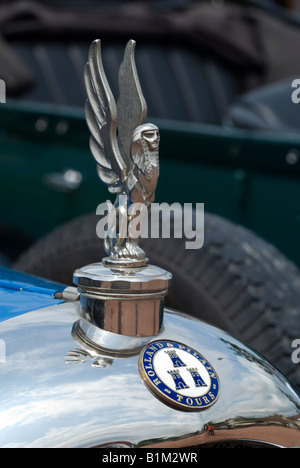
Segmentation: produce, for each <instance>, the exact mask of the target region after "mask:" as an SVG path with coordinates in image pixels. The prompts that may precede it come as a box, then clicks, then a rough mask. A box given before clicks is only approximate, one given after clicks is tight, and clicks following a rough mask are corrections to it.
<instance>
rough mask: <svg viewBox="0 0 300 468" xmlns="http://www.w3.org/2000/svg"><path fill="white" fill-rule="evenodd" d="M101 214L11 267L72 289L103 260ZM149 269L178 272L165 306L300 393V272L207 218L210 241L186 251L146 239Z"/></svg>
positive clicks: (259, 243)
mask: <svg viewBox="0 0 300 468" xmlns="http://www.w3.org/2000/svg"><path fill="white" fill-rule="evenodd" d="M98 221H99V216H96V215H94V214H88V215H84V216H82V217H80V218H77V219H75V220H73V221H71V222H68V223H66V224H65V225H63V226H61V227H59V228H57V229H56V230H55V231H53V232H52V233H50V234H49V235H47V236H46V237H45V238H43V239H42V240H40V241H39V242H38V243H37V244H36V245H34V246H33V247H31V248H30V249H29V250H28V251H27V252H26V253H24V254H23V255H22V256H21V257H20V258H19V260H18V261H17V262H16V263H15V265H14V268H15V269H17V270H21V271H25V272H28V273H31V274H34V275H37V276H42V277H45V278H49V279H52V280H55V281H59V282H62V283H65V284H72V273H73V271H74V270H75V269H76V268H79V267H81V266H83V265H86V264H89V263H95V262H98V261H101V259H102V258H103V256H104V255H105V254H104V250H103V247H102V241H101V240H100V239H99V238H98V237H97V236H96V224H97V222H98ZM141 246H142V247H143V248H144V249H145V250H146V253H147V256H148V257H149V260H150V263H152V264H155V265H158V266H161V267H163V268H165V269H167V270H168V271H170V272H171V273H172V274H173V281H172V286H171V288H170V291H169V294H168V296H167V300H166V304H167V305H169V306H170V307H174V308H176V309H179V310H182V311H184V312H186V313H188V314H191V315H193V316H196V317H199V318H201V319H203V320H205V321H206V322H209V323H212V324H214V325H216V326H219V327H221V328H222V329H223V330H226V331H228V332H229V333H230V334H232V335H233V336H235V337H237V338H239V339H240V340H243V341H244V342H246V343H248V344H249V345H251V346H252V347H253V348H254V349H256V350H257V351H259V352H261V353H262V354H263V355H265V356H266V357H267V358H269V359H270V360H271V361H272V362H273V363H274V364H275V365H276V366H277V367H278V368H279V369H281V370H282V371H283V372H284V373H285V375H286V376H287V377H289V378H290V380H291V381H293V382H294V383H295V384H296V385H297V386H299V387H300V366H299V365H298V366H297V364H294V363H293V362H292V353H293V351H294V350H293V348H292V346H291V345H292V342H293V340H294V339H299V338H300V272H299V270H298V269H297V268H296V266H295V265H294V264H293V263H291V262H290V261H289V260H287V259H286V258H285V257H284V256H283V255H282V254H281V253H280V252H278V250H277V249H276V248H275V247H273V246H271V245H269V244H268V243H267V242H265V241H264V240H263V239H261V238H259V237H258V236H256V235H255V234H254V233H252V232H250V231H249V230H247V229H245V228H243V227H241V226H238V225H236V224H233V223H231V222H229V221H227V220H224V219H222V218H220V217H218V216H215V215H211V214H206V215H205V242H204V246H203V247H202V248H201V249H199V250H186V249H185V239H147V240H142V242H141Z"/></svg>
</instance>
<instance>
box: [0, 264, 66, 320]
mask: <svg viewBox="0 0 300 468" xmlns="http://www.w3.org/2000/svg"><path fill="white" fill-rule="evenodd" d="M64 288H65V285H62V284H57V283H53V282H51V281H47V280H44V279H42V278H37V277H35V276H31V275H28V274H25V273H21V272H17V271H13V270H10V269H8V268H3V267H1V268H0V322H4V321H6V320H9V319H11V318H13V317H16V316H18V315H22V314H25V313H26V312H30V311H32V310H36V309H40V308H43V307H48V306H51V305H55V304H59V303H60V302H64V301H62V300H60V299H55V298H54V294H55V293H56V292H58V291H63V289H64Z"/></svg>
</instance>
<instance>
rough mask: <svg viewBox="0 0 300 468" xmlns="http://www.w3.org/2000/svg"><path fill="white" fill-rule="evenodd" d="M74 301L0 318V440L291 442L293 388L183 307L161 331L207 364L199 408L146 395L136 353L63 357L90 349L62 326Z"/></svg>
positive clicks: (299, 403)
mask: <svg viewBox="0 0 300 468" xmlns="http://www.w3.org/2000/svg"><path fill="white" fill-rule="evenodd" d="M78 305H79V303H78V301H77V302H70V303H63V304H60V305H57V306H54V307H49V308H46V309H43V310H38V311H34V312H30V313H28V314H25V315H22V316H19V317H16V318H14V319H12V320H9V321H6V322H3V323H1V324H0V336H1V337H2V339H5V342H6V344H7V359H6V364H3V365H1V364H0V372H1V382H5V386H4V385H1V387H0V399H1V409H0V446H1V447H96V446H99V445H101V446H104V444H105V445H106V446H113V445H115V444H118V443H122V444H127V445H130V446H132V447H169V448H172V447H195V446H211V445H212V444H217V446H221V444H222V445H223V444H230V446H233V445H235V444H242V445H243V446H246V445H248V444H251V445H255V446H259V445H260V444H261V443H263V444H268V445H270V446H275V447H276V446H280V447H282V446H283V447H290V446H300V398H299V393H298V391H297V390H296V389H294V388H293V387H292V385H291V384H290V383H289V382H288V381H287V380H286V379H285V378H284V377H283V376H282V375H281V374H279V373H278V372H277V370H276V369H275V368H274V367H273V366H272V365H271V364H270V363H268V362H266V361H265V360H264V359H263V358H262V357H261V356H260V355H258V354H256V353H255V352H254V351H253V350H251V349H249V348H248V347H247V346H246V345H244V344H242V343H240V342H239V341H237V340H235V339H233V338H231V337H230V336H229V335H227V334H225V333H223V332H222V331H220V330H219V329H217V328H215V327H211V326H209V325H207V324H204V323H202V322H200V321H199V320H195V319H192V318H190V317H187V316H185V315H183V314H180V313H177V312H176V313H175V312H173V311H171V310H166V311H165V318H164V330H163V331H162V334H161V338H162V339H170V337H171V338H172V339H173V340H177V341H179V342H184V341H186V340H187V337H188V340H189V345H190V346H191V347H193V348H195V349H197V350H198V351H199V352H202V353H203V355H205V357H206V358H207V359H208V360H209V362H210V363H211V364H212V366H213V367H214V369H215V370H216V372H217V374H218V376H219V378H220V396H219V399H218V401H217V402H216V403H215V405H213V406H212V407H210V408H208V409H207V410H205V411H202V412H197V413H186V412H182V411H178V410H176V409H174V408H170V407H168V406H167V405H166V404H165V403H163V402H162V401H160V400H159V399H158V398H156V397H155V396H153V395H152V393H151V392H150V391H149V390H148V389H147V388H146V386H145V385H144V384H143V382H142V380H141V378H140V376H139V371H138V357H139V352H138V353H137V354H136V355H130V356H128V357H124V356H123V357H122V358H118V357H111V358H110V362H109V365H107V366H104V367H101V366H99V367H97V366H92V365H91V364H92V363H93V359H95V355H94V354H90V356H92V358H93V359H86V360H85V359H82V360H81V362H78V363H76V365H75V364H68V365H67V364H66V362H65V356H66V355H68V353H70V352H71V353H72V350H74V349H77V350H80V349H81V350H82V351H81V352H82V356H84V353H85V352H86V356H89V353H91V350H90V349H89V348H88V347H83V346H82V347H80V346H79V345H78V343H77V342H76V341H74V339H73V336H72V333H71V332H72V327H73V324H74V323H75V322H76V321H77V320H78ZM17 343H19V344H18V345H17ZM69 355H70V354H69ZM79 355H80V353H79ZM100 357H101V356H100ZM98 358H99V355H98ZM102 358H104V359H107V358H108V356H102ZM79 361H80V359H79Z"/></svg>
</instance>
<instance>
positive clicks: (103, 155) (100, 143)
mask: <svg viewBox="0 0 300 468" xmlns="http://www.w3.org/2000/svg"><path fill="white" fill-rule="evenodd" d="M84 79H85V86H86V90H87V95H88V100H87V102H86V106H85V115H86V121H87V124H88V127H89V129H90V132H91V138H90V149H91V152H92V154H93V156H94V158H95V160H96V161H97V163H98V164H97V172H98V175H99V177H100V179H101V180H102V181H103V182H104V183H105V184H107V185H108V190H109V191H110V192H119V191H120V190H121V188H122V179H123V177H124V173H125V172H126V165H125V163H124V161H123V159H122V156H121V153H120V150H119V147H118V141H117V107H116V103H115V100H114V97H113V94H112V92H111V89H110V87H109V84H108V82H107V79H106V76H105V73H104V69H103V64H102V58H101V42H100V40H96V41H94V42H93V43H92V45H91V47H90V50H89V61H88V63H87V64H86V67H85V71H84Z"/></svg>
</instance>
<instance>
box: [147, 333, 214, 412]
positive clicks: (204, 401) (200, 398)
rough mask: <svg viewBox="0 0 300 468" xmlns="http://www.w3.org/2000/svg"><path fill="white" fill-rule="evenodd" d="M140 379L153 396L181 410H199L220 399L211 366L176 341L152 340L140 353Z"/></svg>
mask: <svg viewBox="0 0 300 468" xmlns="http://www.w3.org/2000/svg"><path fill="white" fill-rule="evenodd" d="M139 370H140V374H141V377H142V379H143V381H144V383H145V384H146V386H147V387H148V388H149V390H150V391H152V392H153V393H154V394H155V396H157V397H158V398H159V399H160V400H162V401H163V402H164V403H166V404H168V405H170V406H172V407H175V408H177V409H179V410H183V411H201V410H204V409H207V408H209V407H210V406H211V405H213V404H214V403H215V402H216V401H217V398H218V396H219V389H220V384H219V379H218V376H217V374H216V372H215V370H214V369H213V367H212V366H211V365H210V363H209V362H208V361H207V360H206V359H205V358H204V357H203V356H202V355H201V354H200V353H198V352H197V351H195V350H194V349H192V348H190V347H188V346H186V345H184V344H182V343H178V342H176V341H153V342H152V343H150V344H149V345H147V346H146V347H145V348H144V349H143V351H142V352H141V354H140V358H139Z"/></svg>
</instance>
